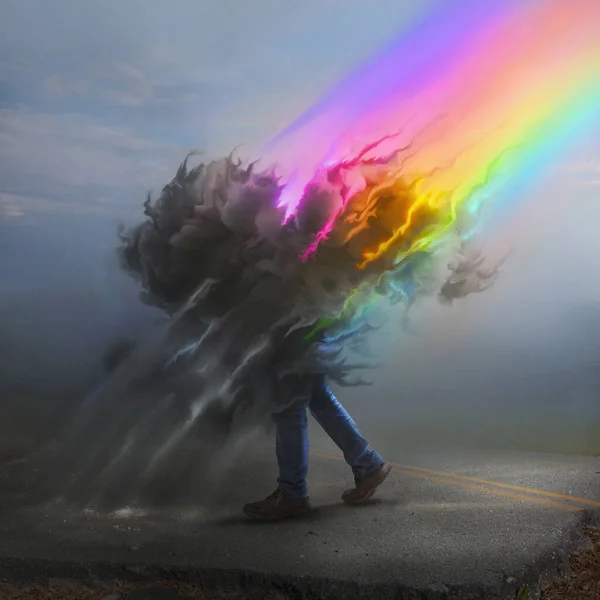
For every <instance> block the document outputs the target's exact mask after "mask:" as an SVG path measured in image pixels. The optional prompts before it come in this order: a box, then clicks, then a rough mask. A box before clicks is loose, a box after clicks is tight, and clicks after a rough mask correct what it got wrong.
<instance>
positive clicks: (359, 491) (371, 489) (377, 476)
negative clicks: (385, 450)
mask: <svg viewBox="0 0 600 600" xmlns="http://www.w3.org/2000/svg"><path fill="white" fill-rule="evenodd" d="M391 470H392V467H391V466H390V465H388V464H387V463H383V464H382V465H381V467H379V469H377V471H375V472H374V473H371V474H370V475H367V476H366V477H360V478H359V477H355V478H354V483H355V487H354V489H351V490H346V491H345V492H344V493H343V494H342V500H343V501H344V502H345V503H346V504H364V503H365V502H366V501H367V500H369V499H370V498H371V496H373V494H374V493H375V490H376V489H377V488H378V487H379V486H380V485H381V484H382V483H383V482H384V481H385V480H386V478H387V476H388V475H389V474H390V471H391Z"/></svg>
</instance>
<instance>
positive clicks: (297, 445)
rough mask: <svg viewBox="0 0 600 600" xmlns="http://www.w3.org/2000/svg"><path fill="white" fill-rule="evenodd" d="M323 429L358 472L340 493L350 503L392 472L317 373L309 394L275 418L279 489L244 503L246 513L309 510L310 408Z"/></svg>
mask: <svg viewBox="0 0 600 600" xmlns="http://www.w3.org/2000/svg"><path fill="white" fill-rule="evenodd" d="M307 408H308V409H309V410H310V412H311V414H312V416H313V417H314V418H315V420H316V421H317V422H318V423H319V425H320V426H321V427H322V428H323V429H324V430H325V432H326V433H327V435H328V436H329V437H330V438H331V439H332V440H333V442H334V443H335V444H336V445H337V446H338V448H339V449H340V450H341V451H342V453H343V455H344V459H345V460H346V462H347V463H348V465H349V466H350V467H351V469H352V472H353V474H354V488H351V489H347V490H346V491H345V492H344V493H343V494H342V500H343V501H344V502H345V503H346V504H351V505H354V504H363V503H365V502H367V501H368V500H369V499H370V498H371V497H372V496H373V494H374V493H375V491H376V490H377V488H378V487H379V486H380V485H381V484H382V483H383V482H384V481H385V479H386V478H387V476H388V475H389V474H390V471H391V466H390V465H389V464H388V463H386V462H385V461H384V460H383V458H382V457H381V456H380V455H379V454H378V453H377V452H375V450H373V449H372V448H371V446H370V445H369V443H368V442H367V440H366V439H365V438H364V437H363V435H362V433H361V432H360V430H359V429H358V427H357V425H356V423H355V422H354V420H353V419H352V417H351V416H350V415H349V414H348V412H347V411H346V409H345V408H344V407H343V406H342V405H341V404H340V403H339V402H338V400H337V398H336V397H335V395H334V394H333V392H332V391H331V389H330V388H329V385H328V384H327V381H326V378H325V376H316V377H315V378H314V384H313V387H312V393H311V396H310V399H309V400H308V402H307V401H303V402H297V403H295V404H292V405H291V406H289V407H288V408H286V409H284V410H283V411H281V412H279V413H276V414H275V415H274V417H273V419H274V421H275V425H276V455H277V463H278V467H279V477H278V479H277V483H278V486H277V489H276V490H275V492H273V493H272V494H271V495H270V496H268V497H267V498H265V499H264V500H260V501H258V502H253V503H250V504H246V506H245V507H244V513H245V514H246V515H247V516H248V517H250V518H252V519H256V520H261V521H279V520H281V519H285V518H290V517H297V516H301V515H303V514H305V513H306V512H308V511H309V510H310V509H311V505H310V500H309V495H308V485H307V482H306V476H307V473H308V422H307V412H306V409H307Z"/></svg>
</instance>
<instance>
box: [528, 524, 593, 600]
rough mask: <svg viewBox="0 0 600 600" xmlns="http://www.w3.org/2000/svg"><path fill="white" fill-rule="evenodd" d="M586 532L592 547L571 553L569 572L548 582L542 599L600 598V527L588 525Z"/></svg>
mask: <svg viewBox="0 0 600 600" xmlns="http://www.w3.org/2000/svg"><path fill="white" fill-rule="evenodd" d="M585 534H586V535H587V537H588V538H589V539H590V542H591V547H589V548H586V549H585V550H580V551H578V552H575V553H574V554H573V555H571V557H570V559H569V562H570V567H571V568H570V571H569V573H568V574H567V575H566V576H565V577H564V578H562V579H558V580H555V581H551V582H550V583H548V584H547V585H546V586H545V587H544V588H543V589H542V592H541V595H540V600H600V527H588V528H587V529H586V530H585Z"/></svg>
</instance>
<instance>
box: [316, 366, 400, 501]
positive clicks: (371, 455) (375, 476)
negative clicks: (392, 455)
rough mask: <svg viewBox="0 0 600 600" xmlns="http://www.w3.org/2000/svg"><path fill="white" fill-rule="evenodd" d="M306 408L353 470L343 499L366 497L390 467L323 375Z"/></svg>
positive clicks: (386, 474)
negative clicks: (350, 482)
mask: <svg viewBox="0 0 600 600" xmlns="http://www.w3.org/2000/svg"><path fill="white" fill-rule="evenodd" d="M309 409H310V412H311V414H312V415H313V417H314V418H315V420H316V421H317V423H319V425H320V426H321V427H322V428H323V429H324V430H325V432H326V433H327V435H328V436H329V437H330V438H331V439H332V440H333V442H334V443H335V444H336V445H337V447H338V448H339V449H340V450H341V451H342V453H343V454H344V459H345V460H346V462H347V463H348V465H349V466H350V467H351V468H352V472H353V473H354V481H355V484H356V487H355V488H354V489H353V490H346V491H345V492H344V494H343V496H342V498H343V500H344V501H345V502H348V503H350V504H357V503H360V502H364V501H366V500H368V499H369V498H370V497H371V496H372V495H373V493H374V492H375V490H376V489H377V487H378V486H379V485H380V484H381V483H383V481H384V480H385V478H386V477H387V476H388V474H389V472H390V470H391V468H390V466H389V465H388V464H387V463H386V462H385V461H384V460H383V458H382V457H381V456H380V455H379V454H378V453H377V452H375V450H373V449H372V448H371V446H370V445H369V443H368V442H367V440H366V439H365V438H364V437H363V435H362V433H361V432H360V430H359V428H358V426H357V425H356V423H355V422H354V420H353V419H352V417H351V416H350V414H349V413H348V411H346V409H345V408H344V407H343V406H342V405H341V404H340V403H339V402H338V400H337V398H336V397H335V395H334V394H333V392H332V391H331V389H330V388H329V386H328V385H327V382H326V380H325V378H324V377H318V378H316V380H315V386H314V389H313V394H312V397H311V401H310V403H309Z"/></svg>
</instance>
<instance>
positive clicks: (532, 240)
mask: <svg viewBox="0 0 600 600" xmlns="http://www.w3.org/2000/svg"><path fill="white" fill-rule="evenodd" d="M84 4H85V3H84ZM226 4H227V3H221V2H206V3H202V7H200V6H199V5H197V4H196V3H194V2H192V1H191V0H190V2H184V3H182V6H179V7H178V8H177V9H174V8H173V9H171V8H170V9H169V10H166V9H165V8H164V7H165V6H166V5H162V4H153V5H150V4H146V3H144V10H143V11H141V12H140V10H139V8H140V7H136V6H135V3H132V4H128V5H127V7H124V6H121V4H120V3H109V4H105V5H103V6H102V7H101V9H100V8H98V7H95V8H94V6H93V5H92V4H91V3H90V5H89V6H87V7H86V8H85V9H82V8H81V6H82V4H81V3H74V2H70V1H68V0H61V2H58V3H54V4H53V6H52V9H49V8H48V7H47V6H46V5H45V4H44V3H43V2H41V0H40V1H38V2H34V1H32V2H30V6H29V8H28V10H25V9H21V8H20V5H17V4H16V3H6V4H4V5H3V7H2V8H0V55H1V56H2V57H3V61H2V63H0V282H1V283H0V434H1V436H2V437H1V438H0V439H1V440H2V441H1V442H0V443H1V444H6V445H11V444H13V445H19V444H28V443H30V442H34V443H38V442H42V441H48V440H50V439H52V438H54V437H56V436H62V435H64V432H65V431H68V429H69V426H70V419H71V418H72V414H73V412H72V411H73V408H74V407H76V406H77V405H78V404H79V403H81V401H82V400H83V398H84V397H85V396H86V395H87V394H88V393H89V392H90V390H92V389H93V388H94V387H95V386H96V385H98V384H99V383H100V382H101V381H102V378H103V376H104V375H103V369H102V360H101V359H102V355H103V352H104V350H105V348H106V345H107V344H108V343H109V342H111V341H113V340H114V339H116V338H118V337H121V336H127V335H135V334H136V333H138V332H143V331H144V330H145V328H146V327H147V326H148V325H150V324H151V323H152V322H154V320H155V319H156V317H157V313H156V311H154V310H151V309H148V308H147V307H143V306H142V305H141V303H140V302H139V299H138V295H139V289H138V288H137V287H136V286H135V284H134V283H133V282H132V281H130V280H129V279H127V278H126V277H125V275H123V274H122V273H121V272H119V270H118V268H117V263H116V256H115V253H114V250H115V247H116V244H117V235H116V230H117V225H118V223H119V222H120V221H121V220H125V221H126V222H128V223H133V222H136V221H138V220H139V219H140V217H141V212H142V202H143V200H144V194H145V193H146V191H147V190H149V189H154V190H155V192H158V191H159V190H160V187H161V186H162V185H163V184H165V183H167V181H168V180H170V178H171V177H172V175H173V173H174V171H175V169H176V167H177V165H178V163H179V162H180V160H182V159H183V158H184V156H185V154H186V152H187V151H188V150H190V149H192V148H195V147H199V146H200V147H202V148H204V149H206V150H207V152H208V153H209V154H210V155H218V154H221V153H225V152H229V151H230V150H231V149H232V148H233V146H235V145H236V144H238V143H240V142H244V143H248V144H249V145H250V146H252V144H256V143H259V142H260V141H261V140H263V139H266V138H267V137H268V136H269V135H270V134H272V133H273V132H275V131H276V130H277V129H278V128H279V127H280V126H281V125H282V124H284V123H286V122H289V120H290V119H291V118H293V117H294V116H295V115H296V114H298V113H299V112H300V111H301V110H302V109H303V108H304V107H305V106H308V105H309V104H310V102H311V101H312V100H314V98H316V97H317V96H318V95H319V94H320V93H322V91H323V90H324V89H326V88H327V87H328V85H330V83H331V82H332V81H335V80H336V79H337V78H338V77H339V76H340V74H341V73H344V72H345V71H346V70H347V69H349V68H350V67H352V66H353V65H354V64H355V63H356V62H357V61H358V60H360V59H361V58H362V57H364V56H365V55H366V54H368V53H370V52H371V51H372V50H373V49H374V48H376V47H378V46H379V45H380V44H381V43H382V40H384V39H385V38H386V37H387V36H389V35H391V34H392V33H393V32H396V31H398V30H402V28H403V27H407V26H409V24H410V22H411V19H413V18H414V17H415V15H417V14H418V13H419V11H420V10H423V9H424V6H423V3H419V2H415V1H412V0H406V1H404V2H397V0H394V1H392V0H389V1H387V0H386V1H385V2H381V3H378V4H377V7H376V8H373V9H372V10H371V8H368V9H367V8H366V5H365V4H364V3H362V2H360V1H359V0H357V1H356V2H345V3H344V6H345V10H344V11H343V14H342V15H341V16H340V11H339V5H338V3H337V2H328V3H325V4H324V5H322V3H321V2H317V1H316V0H315V1H314V2H313V1H311V2H305V3H304V4H303V7H302V8H297V11H298V12H297V14H294V15H291V14H290V10H289V9H286V8H284V7H283V5H282V6H279V7H278V8H274V7H273V4H272V3H270V2H268V1H266V0H265V1H260V2H255V3H252V4H253V5H252V9H243V10H242V9H240V10H236V11H232V10H231V9H230V8H227V7H226V6H225V5H226ZM431 4H433V3H431ZM140 6H141V5H140ZM238 8H239V7H238ZM90 11H91V12H90ZM100 13H102V14H100ZM140 14H143V18H140ZM316 14H318V15H319V19H318V20H316V21H315V19H314V17H315V15H316ZM60 15H62V16H65V15H67V16H68V18H66V17H65V18H64V19H62V17H60ZM291 16H293V17H294V18H293V19H292V18H291ZM59 17H60V18H59ZM340 19H342V21H343V20H344V19H347V23H346V25H345V27H344V22H342V23H340ZM357 20H360V22H362V23H363V24H364V27H362V28H361V31H360V32H357V34H356V37H354V38H350V37H349V36H346V35H342V34H332V31H333V30H334V27H333V26H334V25H336V28H335V30H336V31H337V30H338V29H339V31H342V30H347V29H348V27H349V26H350V25H351V23H355V22H357ZM175 26H176V27H177V30H178V31H179V34H178V36H177V40H173V39H171V37H170V36H168V35H167V33H166V32H168V31H169V28H171V29H172V28H173V27H175ZM25 32H27V35H25ZM82 32H85V35H83V34H82ZM231 32H242V33H241V34H240V35H239V36H237V33H236V35H229V34H231ZM108 39H110V40H111V43H110V44H108V43H107V40H108ZM223 39H228V40H231V39H235V40H236V42H235V43H232V44H229V45H227V44H225V43H224V42H223ZM24 40H26V41H27V43H24ZM309 42H310V43H309ZM274 47H277V48H279V49H280V51H278V52H273V48H274ZM74 48H76V49H78V51H77V52H74V51H73V49H74ZM323 56H327V57H328V60H327V61H326V62H324V61H323ZM253 64H258V65H262V68H261V70H260V73H257V70H256V69H254V70H253V71H252V73H253V77H247V73H248V68H249V66H251V65H253ZM599 173H600V123H599V126H598V128H597V129H596V131H595V132H592V133H591V135H590V139H589V140H588V141H587V142H586V144H585V145H583V146H582V147H581V148H578V149H576V151H574V152H573V153H572V154H571V155H570V156H568V157H567V159H566V160H565V161H563V162H562V163H561V164H557V165H556V168H555V169H554V171H553V172H552V173H551V175H550V176H549V177H548V178H547V180H546V181H544V182H541V183H540V185H538V186H537V187H536V188H535V189H534V190H533V191H532V192H531V194H530V196H529V198H526V199H523V203H522V204H519V203H518V202H517V203H516V204H517V205H518V206H520V208H519V209H518V210H514V211H510V212H507V213H503V214H502V217H503V218H502V220H499V221H494V220H493V219H492V222H493V223H495V227H494V228H493V229H490V231H489V234H488V236H487V237H486V238H485V240H484V241H485V242H486V244H487V245H488V246H489V249H490V250H491V251H492V252H495V253H497V254H498V255H502V254H504V253H505V252H506V251H509V250H511V251H513V254H512V255H511V257H510V259H509V260H508V262H507V263H506V264H505V265H504V267H503V269H502V271H501V274H500V279H499V280H498V282H497V284H496V285H495V286H494V287H493V288H492V289H490V290H488V291H486V292H485V293H483V294H480V295H475V296H473V297H470V298H467V299H466V300H464V301H462V302H459V303H456V304H455V305H453V306H440V305H437V304H436V303H429V304H427V305H423V306H421V307H419V308H418V310H416V311H415V313H414V314H413V315H411V320H410V327H409V329H410V331H409V332H405V331H403V330H402V328H401V327H400V325H399V324H398V325H394V323H395V322H397V323H400V321H401V315H399V314H395V313H391V314H390V325H389V326H387V327H385V328H384V329H383V330H382V331H381V332H379V333H377V334H375V335H374V337H373V340H372V343H371V346H372V348H373V353H374V358H375V359H376V360H378V361H380V362H381V366H380V367H378V368H377V369H376V370H374V371H373V372H371V373H369V379H371V380H372V381H373V385H372V386H371V387H367V388H348V389H342V390H336V391H337V392H338V394H339V398H340V400H341V401H342V402H343V403H344V404H346V405H347V406H348V408H349V409H350V410H351V411H352V412H353V414H354V415H355V416H356V419H357V420H358V421H359V423H360V425H361V426H362V427H363V428H364V429H365V430H366V431H367V433H368V434H369V436H370V437H371V438H372V440H373V443H374V444H375V445H377V443H378V440H380V441H381V444H385V443H391V442H390V440H396V439H403V440H405V441H406V443H409V444H410V443H415V444H417V443H421V444H422V443H425V444H438V443H439V444H442V445H443V444H463V445H464V444H467V445H470V446H474V447H475V448H477V447H483V446H490V445H494V446H499V447H521V448H527V449H534V450H548V451H565V452H585V453H592V454H597V455H600V402H599V398H600V367H599V364H600V342H599V341H598V340H599V339H600V337H599V334H600V272H599V271H600V269H599V264H600V263H599V261H598V255H599V250H600V242H598V240H597V237H596V236H597V230H596V227H597V226H596V223H597V222H598V218H599V217H600V208H599V206H598V197H599V194H600V179H599Z"/></svg>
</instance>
